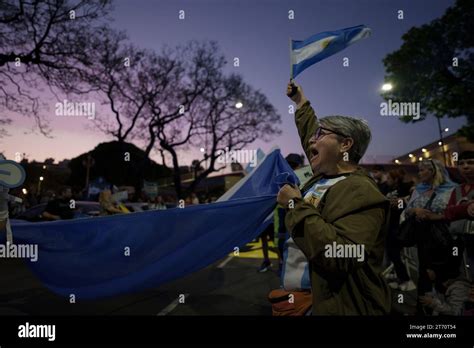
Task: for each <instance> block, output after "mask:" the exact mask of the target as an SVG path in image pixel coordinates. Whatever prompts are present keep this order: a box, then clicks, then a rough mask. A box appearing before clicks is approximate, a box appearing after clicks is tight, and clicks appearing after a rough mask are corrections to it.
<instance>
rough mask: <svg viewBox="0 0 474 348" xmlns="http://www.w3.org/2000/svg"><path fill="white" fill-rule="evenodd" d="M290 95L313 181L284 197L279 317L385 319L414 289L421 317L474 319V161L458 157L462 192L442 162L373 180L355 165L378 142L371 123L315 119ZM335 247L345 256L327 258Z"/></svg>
mask: <svg viewBox="0 0 474 348" xmlns="http://www.w3.org/2000/svg"><path fill="white" fill-rule="evenodd" d="M287 95H288V96H289V97H290V99H291V100H292V101H293V102H294V103H295V104H296V113H295V123H296V126H297V128H298V133H299V135H300V139H301V144H302V147H303V149H304V150H305V154H306V156H307V158H308V159H309V162H310V165H311V168H312V171H313V173H314V175H313V177H312V178H311V179H310V180H309V181H308V182H307V183H306V184H305V185H304V186H303V187H301V188H299V187H296V186H295V185H289V184H288V185H285V186H283V187H282V188H281V189H280V192H279V193H278V197H277V201H278V204H279V208H278V209H277V211H276V212H275V232H277V235H278V239H279V240H278V242H277V244H278V250H279V252H278V254H279V257H280V270H279V273H280V275H281V288H280V289H277V290H274V291H272V292H271V293H270V294H269V299H270V302H271V303H272V308H273V313H274V315H302V314H316V315H385V314H389V313H392V292H393V291H399V292H400V293H403V292H408V291H415V290H416V291H417V296H416V314H417V315H472V314H473V308H474V286H473V279H474V278H473V267H474V263H473V260H474V248H473V242H474V227H473V226H472V221H471V220H472V219H473V218H474V152H472V151H465V152H463V153H461V154H460V155H459V157H458V161H457V167H458V170H459V172H460V174H461V176H462V179H463V182H462V183H461V184H457V183H455V182H453V181H452V180H451V178H450V176H449V174H448V171H447V170H446V168H445V167H444V166H443V165H442V163H440V162H439V161H437V160H435V159H425V160H422V161H420V162H419V165H418V173H417V176H416V177H413V178H412V177H410V176H409V175H407V173H406V172H405V171H404V170H402V169H401V168H397V169H394V170H390V171H385V170H384V168H383V167H381V166H375V167H373V168H372V170H370V171H366V170H364V169H363V168H361V167H360V166H359V165H358V163H359V160H360V158H361V157H362V156H363V155H364V153H365V150H366V149H367V147H368V145H369V143H370V139H371V132H370V129H369V127H368V125H367V123H366V122H365V121H364V120H360V119H356V118H352V117H346V116H328V117H324V118H321V119H318V118H317V117H316V115H315V112H314V110H313V108H312V107H311V103H310V102H309V101H308V99H306V97H305V95H304V93H303V91H302V88H301V86H296V85H294V83H293V82H290V84H288V87H287ZM290 165H292V164H291V163H290ZM292 166H293V165H292ZM332 246H334V247H336V248H338V250H343V252H342V253H340V254H335V253H333V252H329V253H328V250H329V251H331V250H330V249H331V247H332ZM339 247H340V248H339ZM355 250H363V257H360V256H361V255H360V254H359V253H358V254H357V255H355V254H354V251H355ZM407 250H409V251H411V252H408V253H407ZM415 251H416V252H415ZM355 256H357V258H356V257H355ZM409 257H410V258H412V259H415V262H414V264H417V265H418V267H417V269H416V270H415V272H413V270H412V269H408V268H407V264H410V262H405V261H407V259H408V258H409ZM412 261H413V260H411V262H412ZM269 264H270V262H269V260H268V257H266V258H265V259H264V262H263V264H262V267H261V268H260V271H265V270H267V269H268V268H269ZM390 289H391V290H390ZM309 294H311V296H309ZM289 296H292V299H293V301H292V302H290V301H288V298H289Z"/></svg>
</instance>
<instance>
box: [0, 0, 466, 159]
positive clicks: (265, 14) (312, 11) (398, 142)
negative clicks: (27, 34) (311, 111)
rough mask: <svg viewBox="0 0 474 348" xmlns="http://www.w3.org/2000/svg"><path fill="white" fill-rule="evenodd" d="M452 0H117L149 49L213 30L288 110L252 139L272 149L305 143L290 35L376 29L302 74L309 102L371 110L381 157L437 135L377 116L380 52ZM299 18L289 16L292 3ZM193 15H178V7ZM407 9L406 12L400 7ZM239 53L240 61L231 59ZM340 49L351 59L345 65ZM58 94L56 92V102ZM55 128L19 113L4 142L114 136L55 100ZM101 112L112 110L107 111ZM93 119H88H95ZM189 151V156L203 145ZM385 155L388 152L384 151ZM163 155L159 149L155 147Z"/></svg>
mask: <svg viewBox="0 0 474 348" xmlns="http://www.w3.org/2000/svg"><path fill="white" fill-rule="evenodd" d="M452 3H453V1H447V0H430V1H429V6H428V5H427V2H426V1H419V0H417V1H413V0H403V1H399V0H397V1H393V0H357V1H352V0H324V1H323V0H318V1H314V0H300V1H297V0H291V1H283V0H225V1H224V0H220V1H218V0H188V1H182V0H154V1H151V0H133V1H132V0H117V1H116V2H115V10H114V11H113V13H112V14H111V15H112V17H113V18H114V22H113V24H112V25H113V26H114V27H116V28H119V29H123V30H125V31H126V32H127V34H128V36H129V38H130V41H131V42H133V43H134V44H136V45H138V46H140V47H143V48H148V49H156V50H158V51H159V50H160V49H161V47H162V45H164V44H167V45H171V46H174V45H177V44H185V43H186V42H187V41H189V40H191V39H197V40H215V41H217V42H218V44H219V46H220V48H221V51H222V53H223V54H224V55H225V56H226V58H227V61H228V64H227V68H226V71H227V72H229V73H230V72H237V73H240V74H241V75H242V76H243V77H244V80H245V82H247V83H248V84H250V85H251V86H253V87H254V88H255V89H258V90H260V91H262V92H263V93H264V94H265V95H266V96H267V97H268V99H269V101H270V102H271V103H272V104H273V105H274V106H275V108H276V109H277V110H278V112H279V113H280V115H281V116H282V121H283V123H282V124H281V129H282V131H283V133H282V135H281V136H279V137H278V138H275V139H273V141H271V142H269V143H263V142H261V141H256V142H255V143H254V144H252V146H251V147H249V148H250V149H257V148H261V149H263V150H264V151H265V152H266V151H268V150H269V149H270V148H271V147H273V146H275V145H278V146H279V147H280V148H281V149H282V152H283V154H284V155H286V154H288V153H290V152H297V153H301V152H302V149H301V146H300V144H299V138H298V135H297V132H296V127H295V125H294V121H293V115H290V114H289V113H288V106H289V105H290V104H291V103H290V101H289V99H288V98H287V97H286V95H285V91H286V84H287V83H288V80H289V69H290V66H289V52H288V38H289V37H290V36H291V37H292V38H293V39H298V40H303V39H305V38H307V37H308V36H311V35H313V34H315V33H318V32H322V31H328V30H335V29H341V28H345V27H350V26H355V25H359V24H365V25H367V26H368V27H370V28H371V29H372V36H371V37H370V38H368V39H366V40H363V41H361V42H358V43H356V44H354V45H352V46H350V47H349V48H348V49H346V50H344V51H342V52H340V53H338V54H336V55H334V56H332V57H330V58H328V59H326V60H323V61H322V62H320V63H318V64H316V65H314V66H312V67H310V68H309V69H307V70H305V71H304V72H303V73H302V74H301V75H299V76H298V77H297V79H296V81H297V83H298V84H300V85H302V87H303V89H304V91H305V94H306V96H307V97H308V99H309V100H310V101H311V102H312V104H313V107H314V108H315V110H316V113H317V115H319V116H327V115H336V114H339V115H348V116H356V117H361V118H364V119H366V120H367V121H368V122H369V125H370V127H371V129H372V135H373V140H372V143H371V144H370V146H369V148H368V151H367V154H366V160H369V161H372V160H373V159H374V156H377V157H376V159H377V158H379V159H381V160H383V159H386V158H387V156H396V155H400V154H404V153H407V152H409V151H410V150H412V149H414V148H417V147H419V146H422V145H425V144H427V143H429V142H432V141H435V140H437V139H438V128H437V123H436V119H435V118H433V117H429V118H428V119H427V120H425V121H423V122H419V123H417V124H404V123H402V122H400V121H399V120H398V119H397V118H396V117H382V116H380V103H381V102H382V101H383V99H382V98H381V97H380V87H381V85H382V83H383V78H384V67H383V64H382V59H383V58H384V57H385V55H386V54H387V53H390V52H392V51H394V50H397V49H398V48H399V47H400V45H401V43H402V40H401V36H402V35H403V34H404V33H405V32H406V31H407V30H408V29H410V28H411V27H413V26H419V25H421V24H424V23H428V22H429V21H431V20H432V19H434V18H437V17H439V16H441V15H442V14H443V13H444V11H445V10H446V8H447V7H449V6H450V5H452ZM290 9H291V10H294V11H295V19H294V20H289V19H288V10H290ZM179 10H185V11H186V19H185V20H179V19H178V11H179ZM398 10H403V11H404V19H403V20H399V19H398V18H397V11H398ZM234 57H239V59H240V67H238V68H235V67H233V65H232V61H233V58H234ZM343 57H349V59H350V66H349V67H343V65H342V59H343ZM55 102H56V101H54V100H52V99H51V102H50V104H51V105H54V103H55ZM43 114H44V115H45V116H46V117H47V119H48V120H49V122H48V123H49V125H50V127H51V128H52V129H53V132H52V136H53V137H54V138H53V139H47V138H45V137H43V136H42V135H39V134H32V133H29V134H24V132H25V131H28V130H29V129H30V128H31V126H32V123H31V120H29V119H28V118H27V117H21V116H18V117H16V118H15V119H14V122H13V124H12V126H10V127H8V128H7V130H8V132H9V133H10V136H9V137H5V138H3V139H0V152H4V153H5V154H6V155H7V157H9V158H14V155H15V153H16V152H20V153H23V152H25V153H26V154H27V155H28V157H29V159H30V160H32V159H35V160H39V161H42V160H44V159H45V158H47V157H53V158H55V159H56V160H62V159H64V158H72V157H75V156H77V155H79V154H81V153H83V152H86V151H89V150H91V149H92V148H94V147H95V146H96V145H97V144H98V143H100V142H104V141H108V140H111V138H108V137H107V136H105V135H104V134H102V133H100V132H97V131H93V130H91V129H89V128H90V126H91V125H92V123H91V121H89V120H87V118H85V117H58V116H54V108H53V107H52V108H51V109H50V110H44V111H43ZM96 117H107V115H105V114H102V113H101V114H100V115H97V116H96ZM464 123H465V118H459V119H449V120H448V119H443V120H442V126H443V128H444V127H449V128H450V132H449V133H448V134H452V133H453V132H454V131H455V130H457V129H458V128H460V127H461V126H462V125H463V124H464ZM88 126H89V127H88ZM191 150H192V153H187V154H185V155H184V154H183V155H184V156H186V157H185V159H186V160H187V162H190V161H191V159H192V158H195V157H196V155H197V154H198V151H197V149H191ZM379 156H383V157H379ZM152 157H153V158H154V159H156V160H157V159H158V156H152Z"/></svg>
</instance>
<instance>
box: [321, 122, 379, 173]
mask: <svg viewBox="0 0 474 348" xmlns="http://www.w3.org/2000/svg"><path fill="white" fill-rule="evenodd" d="M319 123H320V124H321V127H324V128H328V129H332V130H334V131H336V132H339V133H342V134H344V135H345V136H347V137H349V138H352V139H353V140H354V144H353V145H352V147H351V148H350V149H349V151H348V152H349V161H351V162H353V163H356V164H357V163H359V161H360V159H361V158H362V156H364V154H365V151H366V150H367V147H368V146H369V143H370V139H371V138H372V135H371V133H370V128H369V125H368V124H367V121H365V120H363V119H358V118H353V117H348V116H327V117H323V118H321V119H320V120H319Z"/></svg>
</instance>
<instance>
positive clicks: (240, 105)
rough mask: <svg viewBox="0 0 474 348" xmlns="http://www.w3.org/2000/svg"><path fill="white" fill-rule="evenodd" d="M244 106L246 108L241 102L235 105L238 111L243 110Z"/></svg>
mask: <svg viewBox="0 0 474 348" xmlns="http://www.w3.org/2000/svg"><path fill="white" fill-rule="evenodd" d="M242 106H244V104H242V103H241V102H237V103H236V104H235V107H236V108H237V109H241V108H242Z"/></svg>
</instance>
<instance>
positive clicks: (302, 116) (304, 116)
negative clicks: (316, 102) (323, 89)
mask: <svg viewBox="0 0 474 348" xmlns="http://www.w3.org/2000/svg"><path fill="white" fill-rule="evenodd" d="M292 86H296V87H297V90H296V93H294V95H291V92H292ZM286 95H287V96H288V97H289V98H290V99H291V100H292V101H293V102H294V103H295V104H296V112H295V123H296V128H297V129H298V134H299V136H300V140H301V145H302V146H303V150H304V152H305V154H306V157H307V158H308V160H309V159H310V157H311V156H310V153H309V140H310V139H311V137H312V136H313V135H314V133H315V132H316V129H317V128H318V127H319V124H318V119H317V117H316V114H315V113H314V110H313V108H312V107H311V104H310V102H309V100H308V99H306V97H305V95H304V93H303V89H302V88H301V86H299V85H296V84H295V83H294V82H290V83H288V86H287V90H286ZM290 95H291V96H290Z"/></svg>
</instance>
